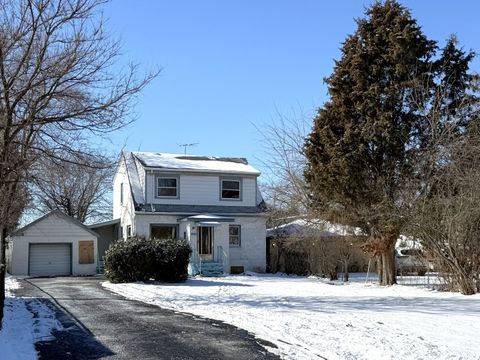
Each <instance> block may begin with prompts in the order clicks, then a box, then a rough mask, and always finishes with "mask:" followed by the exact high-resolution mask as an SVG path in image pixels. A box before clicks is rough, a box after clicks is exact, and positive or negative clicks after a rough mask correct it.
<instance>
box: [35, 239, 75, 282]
mask: <svg viewBox="0 0 480 360" xmlns="http://www.w3.org/2000/svg"><path fill="white" fill-rule="evenodd" d="M29 269H30V270H29V274H30V275H31V276H54V275H70V274H71V269H72V247H71V244H30V256H29Z"/></svg>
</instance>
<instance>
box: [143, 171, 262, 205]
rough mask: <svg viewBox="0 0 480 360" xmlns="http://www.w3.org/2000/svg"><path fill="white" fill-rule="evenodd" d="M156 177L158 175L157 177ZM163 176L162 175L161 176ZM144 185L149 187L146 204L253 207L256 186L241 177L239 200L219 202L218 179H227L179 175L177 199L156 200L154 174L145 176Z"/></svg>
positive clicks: (253, 179)
mask: <svg viewBox="0 0 480 360" xmlns="http://www.w3.org/2000/svg"><path fill="white" fill-rule="evenodd" d="M157 176H158V175H157ZM162 176H163V174H162ZM147 177H148V178H147V181H146V183H147V184H148V185H150V186H149V188H148V189H147V203H153V204H177V205H192V204H195V205H221V206H255V205H257V204H256V195H257V185H256V178H255V177H254V176H251V177H241V180H242V194H241V200H238V199H232V200H229V199H223V200H220V198H221V194H220V185H219V184H220V179H221V178H227V177H226V176H225V177H224V176H219V175H216V176H215V175H193V174H180V175H178V180H179V183H178V188H179V190H180V192H181V194H180V196H179V197H178V198H157V197H156V196H155V193H156V186H155V185H156V184H155V183H156V181H155V174H154V173H148V174H147Z"/></svg>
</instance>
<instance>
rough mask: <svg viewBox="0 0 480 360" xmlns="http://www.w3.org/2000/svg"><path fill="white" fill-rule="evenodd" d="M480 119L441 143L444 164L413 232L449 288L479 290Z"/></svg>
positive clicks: (422, 201) (433, 178)
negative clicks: (456, 137) (464, 130)
mask: <svg viewBox="0 0 480 360" xmlns="http://www.w3.org/2000/svg"><path fill="white" fill-rule="evenodd" d="M479 130H480V121H479V120H477V121H474V122H472V123H471V124H470V126H469V127H468V128H467V130H466V131H467V136H462V137H461V138H459V139H456V140H453V141H450V142H448V143H446V144H445V143H443V144H442V146H441V148H442V150H441V152H442V154H443V155H442V162H441V166H439V168H438V169H437V170H436V171H435V172H434V173H432V176H431V177H430V178H429V179H427V180H428V193H425V194H424V196H422V197H421V198H420V199H419V201H418V202H417V209H416V212H415V214H414V216H413V221H412V223H411V225H412V233H413V234H414V235H415V236H416V237H418V238H419V239H420V240H421V244H422V245H423V247H424V248H425V249H426V251H427V252H428V253H429V254H431V255H432V256H433V261H434V262H435V267H436V268H437V269H438V270H439V272H440V276H442V277H443V278H444V280H445V282H446V284H447V285H448V287H449V289H450V290H453V291H460V292H461V293H462V294H465V295H471V294H474V293H475V292H478V291H480V278H479V277H480V192H479V191H478V184H479V182H480V131H479Z"/></svg>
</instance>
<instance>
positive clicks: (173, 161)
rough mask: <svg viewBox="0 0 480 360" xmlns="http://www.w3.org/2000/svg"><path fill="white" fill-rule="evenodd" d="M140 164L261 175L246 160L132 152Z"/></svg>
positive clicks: (172, 168) (152, 166)
mask: <svg viewBox="0 0 480 360" xmlns="http://www.w3.org/2000/svg"><path fill="white" fill-rule="evenodd" d="M132 155H133V156H134V157H135V158H137V159H138V160H139V161H140V163H141V164H142V165H143V166H145V167H149V168H161V169H166V170H187V171H198V172H219V173H232V174H249V175H260V172H259V171H258V170H257V169H255V168H254V167H253V166H251V165H249V164H248V161H247V159H245V158H229V157H215V156H198V155H180V154H163V153H154V152H132Z"/></svg>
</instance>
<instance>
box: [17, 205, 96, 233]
mask: <svg viewBox="0 0 480 360" xmlns="http://www.w3.org/2000/svg"><path fill="white" fill-rule="evenodd" d="M50 216H58V217H61V218H63V219H65V220H66V221H68V222H70V223H72V224H74V225H77V226H78V227H80V228H82V229H83V230H85V231H87V232H89V233H90V234H92V235H93V236H95V237H97V238H98V237H100V235H98V234H97V233H96V232H95V231H93V230H92V229H90V228H88V227H87V226H86V225H84V224H82V223H81V222H80V221H78V220H77V219H74V218H73V217H71V216H68V215H67V214H65V213H63V212H61V211H60V210H53V211H51V212H49V213H48V214H46V215H43V216H42V217H40V218H38V219H36V220H34V221H32V222H31V223H29V224H27V225H25V226H24V227H22V228H20V229H17V230H15V231H14V232H12V234H11V235H12V236H18V235H21V234H22V233H24V232H25V231H26V230H28V229H30V228H31V227H32V226H34V225H36V224H38V223H39V222H41V221H43V220H45V219H46V218H49V217H50Z"/></svg>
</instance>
